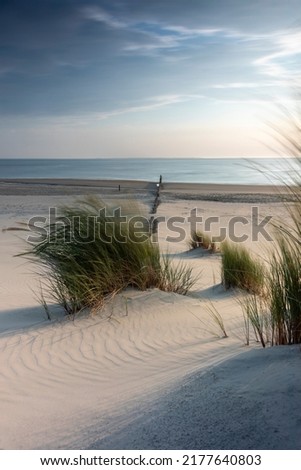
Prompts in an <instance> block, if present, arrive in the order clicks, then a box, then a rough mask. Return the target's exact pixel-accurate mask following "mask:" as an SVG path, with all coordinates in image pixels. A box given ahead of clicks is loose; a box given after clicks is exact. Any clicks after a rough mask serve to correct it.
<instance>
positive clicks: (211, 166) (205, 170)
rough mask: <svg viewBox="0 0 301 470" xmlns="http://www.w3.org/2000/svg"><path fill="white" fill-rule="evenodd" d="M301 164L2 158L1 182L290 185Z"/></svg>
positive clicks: (280, 161)
mask: <svg viewBox="0 0 301 470" xmlns="http://www.w3.org/2000/svg"><path fill="white" fill-rule="evenodd" d="M300 170H301V164H300V163H298V162H297V161H296V160H295V159H288V158H279V157H277V158H93V159H92V158H84V159H71V158H68V159H58V158H53V159H50V158H48V159H45V158H40V159H38V158H34V159H28V158H20V159H5V158H3V159H0V179H2V178H5V179H14V178H21V179H23V178H72V179H116V180H142V181H143V180H146V181H153V182H156V181H159V178H160V175H161V176H162V180H163V182H164V181H165V182H183V183H217V184H245V185H246V184H250V185H260V184H264V185H275V184H283V183H290V182H291V181H292V178H294V177H295V176H296V175H297V174H298V172H300Z"/></svg>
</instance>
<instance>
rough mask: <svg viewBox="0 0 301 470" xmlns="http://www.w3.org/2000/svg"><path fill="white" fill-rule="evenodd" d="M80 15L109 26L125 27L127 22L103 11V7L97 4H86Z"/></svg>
mask: <svg viewBox="0 0 301 470" xmlns="http://www.w3.org/2000/svg"><path fill="white" fill-rule="evenodd" d="M81 12H82V16H83V17H84V18H85V19H87V20H93V21H98V22H100V23H104V24H106V25H107V26H109V27H111V28H117V29H119V28H126V27H128V24H127V23H125V22H124V21H121V20H119V19H117V18H116V17H114V16H113V15H111V14H110V13H108V12H107V11H105V10H104V9H103V8H100V7H97V6H87V7H84V8H83V9H82V10H81Z"/></svg>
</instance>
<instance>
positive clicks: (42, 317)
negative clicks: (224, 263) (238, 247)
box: [0, 179, 301, 449]
mask: <svg viewBox="0 0 301 470" xmlns="http://www.w3.org/2000/svg"><path fill="white" fill-rule="evenodd" d="M156 191H157V183H154V182H148V181H134V180H102V181H101V180H76V179H73V180H70V179H69V180H63V179H62V180H55V179H43V180H41V179H27V180H17V179H16V180H12V179H10V180H7V179H6V180H3V179H2V180H0V200H1V213H0V256H1V258H0V259H1V266H0V296H1V303H0V351H1V376H0V397H1V399H0V408H1V416H2V417H3V425H2V427H1V434H0V447H1V448H3V449H106V448H107V449H117V448H118V449H123V448H124V449H130V448H133V449H140V448H141V449H144V448H145V449H150V448H153V449H174V448H183V449H190V448H191V449H197V448H199V449H200V448H208V449H209V448H212V449H243V448H245V449H257V448H258V449H265V448H266V449H292V448H294V449H298V448H300V446H301V436H300V431H299V429H300V422H301V413H300V412H299V393H300V389H301V379H300V374H299V368H300V360H301V354H300V349H299V348H298V347H290V346H289V347H275V348H267V349H266V350H264V349H262V348H261V347H260V345H259V344H258V342H256V341H255V338H252V339H251V341H250V345H249V346H246V344H245V343H246V341H245V333H244V326H243V325H244V320H243V315H242V311H241V305H240V303H239V301H238V300H239V299H240V298H241V297H242V296H243V294H241V293H237V292H235V291H233V290H225V289H224V287H223V286H222V285H221V273H220V271H221V268H220V265H221V255H220V253H219V252H218V251H217V252H216V253H207V252H204V251H203V250H201V249H199V248H198V249H196V250H189V246H188V242H189V238H190V229H191V226H190V225H191V224H190V222H189V217H191V214H193V213H196V214H197V215H198V216H199V217H201V218H202V223H206V221H208V220H209V219H210V218H214V219H212V220H211V222H208V224H209V225H210V228H211V232H212V233H213V234H214V235H219V234H220V229H221V227H223V228H225V229H226V230H228V231H229V230H230V229H229V227H231V223H230V221H231V220H233V218H234V217H235V218H237V219H236V224H235V227H234V228H235V230H234V235H235V237H237V238H240V237H244V241H243V244H244V245H245V246H247V247H248V249H249V250H250V252H252V253H254V254H255V255H257V256H259V257H260V259H262V261H263V262H265V261H266V258H267V253H268V250H269V248H270V247H271V244H272V241H269V239H267V238H266V237H265V230H261V231H260V230H259V232H258V231H257V232H256V231H254V226H256V227H257V226H258V224H260V222H261V221H262V220H264V219H265V218H267V221H268V222H267V224H266V226H264V229H266V233H267V234H269V235H270V238H271V239H273V222H274V221H276V220H277V221H279V220H281V221H282V223H283V224H285V223H286V221H287V220H288V214H287V212H286V210H285V208H284V206H283V202H282V197H283V194H284V193H286V199H287V202H288V204H291V203H292V201H291V200H290V196H289V194H288V192H287V190H286V189H285V188H281V187H273V186H269V187H268V186H252V185H248V186H245V185H210V184H188V183H164V182H163V186H162V188H161V190H160V204H159V206H158V208H157V212H156V214H155V215H153V216H155V217H161V219H162V221H161V222H160V223H159V225H158V232H157V240H158V243H159V246H160V248H161V250H162V252H163V253H165V254H166V255H167V256H169V257H170V258H172V263H175V264H177V263H181V262H182V263H186V264H187V265H188V266H189V267H191V269H192V271H193V273H194V274H195V275H198V276H199V279H198V281H197V283H196V285H195V286H194V287H193V289H192V292H191V293H189V294H188V295H187V296H182V295H179V294H175V293H173V292H162V291H160V290H158V289H148V290H146V291H137V290H135V289H133V288H131V289H127V290H125V291H122V292H120V293H118V294H117V295H116V296H114V298H112V299H111V300H110V302H107V303H106V305H105V306H104V307H103V308H101V309H100V310H99V311H98V312H93V313H89V312H83V313H81V314H79V315H78V316H75V317H72V318H66V317H65V316H64V312H63V311H61V310H60V309H59V308H57V307H56V306H55V305H50V311H51V321H49V320H48V319H47V316H46V314H45V311H44V309H43V307H42V306H41V305H40V303H39V301H38V300H37V295H38V294H39V291H40V280H39V277H38V276H37V274H36V272H35V271H36V269H35V268H36V267H35V266H33V265H32V264H31V263H29V262H27V261H26V260H25V259H23V258H19V257H16V255H17V254H19V253H21V252H22V251H24V249H25V248H26V243H25V238H26V235H28V233H27V232H22V231H13V230H11V229H12V227H16V226H20V227H22V225H18V224H19V223H21V224H24V223H25V224H26V223H28V221H29V220H30V219H31V218H32V217H35V216H38V217H46V218H47V217H48V215H49V208H57V207H59V206H60V205H62V204H66V203H71V202H73V201H74V200H75V198H77V197H78V198H81V197H83V196H85V195H87V194H93V195H97V196H99V198H101V199H102V200H103V201H107V202H114V204H116V202H118V201H121V202H122V201H124V200H132V201H134V202H135V204H139V207H140V210H141V213H142V214H145V216H147V217H149V215H150V212H151V208H152V204H153V202H154V198H155V195H156ZM254 208H255V209H254ZM172 217H173V218H178V219H177V220H176V219H174V221H173V225H169V224H168V220H170V218H172ZM256 217H257V218H256ZM179 218H180V219H179ZM179 224H180V226H181V229H182V231H181V232H180V231H179V230H176V228H175V227H178V226H179ZM254 234H255V235H256V234H257V235H256V237H255V236H254ZM227 235H229V233H228V232H227ZM230 235H231V233H230ZM232 235H233V234H232ZM245 236H246V237H245ZM212 306H214V308H215V309H216V310H217V311H218V312H219V314H220V315H221V317H222V319H223V322H224V325H225V328H226V331H227V337H224V336H225V335H223V334H222V332H221V330H220V329H219V327H218V325H217V324H216V322H215V321H214V319H213V317H212V314H210V308H212ZM283 403H286V405H285V406H284V405H283ZM216 404H218V406H216ZM279 423H281V425H280V424H279ZM267 430H268V431H267Z"/></svg>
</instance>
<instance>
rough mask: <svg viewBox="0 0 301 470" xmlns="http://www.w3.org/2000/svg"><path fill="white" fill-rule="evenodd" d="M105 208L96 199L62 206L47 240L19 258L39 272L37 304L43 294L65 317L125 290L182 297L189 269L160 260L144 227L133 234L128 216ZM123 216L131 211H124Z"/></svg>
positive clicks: (189, 284) (188, 282) (189, 283)
mask: <svg viewBox="0 0 301 470" xmlns="http://www.w3.org/2000/svg"><path fill="white" fill-rule="evenodd" d="M105 207H106V206H105V205H104V203H103V202H102V201H101V200H99V199H98V198H96V197H87V198H85V199H83V200H81V201H78V202H77V203H76V204H75V205H74V206H64V207H62V208H61V209H60V218H59V220H56V221H55V222H54V223H51V224H49V225H48V227H47V236H45V237H43V239H42V240H39V241H38V242H37V243H32V244H31V245H30V248H29V249H28V250H27V251H26V253H23V254H22V255H23V256H27V258H29V259H31V260H33V261H34V262H35V263H37V264H38V265H39V266H40V267H42V268H43V269H42V271H41V276H42V278H43V279H44V291H43V292H44V293H43V296H42V303H43V305H44V306H45V292H46V294H47V295H48V298H50V299H51V301H54V302H55V303H58V304H59V305H61V306H62V307H63V308H64V310H65V312H66V313H67V314H74V313H76V312H78V311H80V310H83V309H85V308H92V309H93V308H98V307H99V306H101V305H102V304H103V302H104V301H105V300H106V299H107V298H110V297H111V296H113V295H115V294H116V293H117V292H119V291H121V290H122V289H125V288H126V287H129V286H131V287H134V288H137V289H140V290H145V289H148V288H151V287H157V288H159V289H162V290H167V291H173V292H177V293H181V294H186V293H187V292H188V290H189V289H190V288H191V287H192V286H193V284H194V282H195V279H194V278H193V277H192V272H191V270H190V269H187V268H186V267H185V266H184V265H180V266H176V267H174V266H173V265H172V263H171V261H170V260H168V261H167V260H166V259H163V260H162V258H161V256H160V251H159V247H158V245H157V244H154V243H153V242H152V241H151V238H150V236H149V227H148V226H145V227H142V229H141V227H140V229H139V231H138V233H137V229H135V227H134V225H133V224H132V222H131V218H130V217H128V218H126V219H125V220H122V219H121V217H120V213H117V215H116V212H114V211H113V209H114V208H108V207H106V210H105ZM126 212H127V213H128V214H129V212H133V210H132V209H131V210H130V211H129V208H128V207H125V208H124V210H123V211H122V215H124V214H125V213H126ZM134 213H135V210H134ZM112 214H113V215H112ZM114 214H115V215H114ZM136 215H137V214H136ZM146 225H147V224H146Z"/></svg>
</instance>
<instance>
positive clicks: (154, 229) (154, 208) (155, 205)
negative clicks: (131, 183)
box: [149, 175, 163, 234]
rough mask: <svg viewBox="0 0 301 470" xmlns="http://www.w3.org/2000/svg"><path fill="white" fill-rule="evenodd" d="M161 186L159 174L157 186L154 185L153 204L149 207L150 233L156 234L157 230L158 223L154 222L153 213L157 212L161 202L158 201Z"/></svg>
mask: <svg viewBox="0 0 301 470" xmlns="http://www.w3.org/2000/svg"><path fill="white" fill-rule="evenodd" d="M162 187H163V184H162V175H160V178H159V183H157V187H156V193H155V200H154V202H153V205H152V208H151V211H150V214H151V217H150V219H149V225H150V231H151V234H156V233H157V231H158V223H156V222H157V221H156V218H155V214H156V213H157V209H158V206H159V204H160V202H161V201H160V192H161V189H162Z"/></svg>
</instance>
